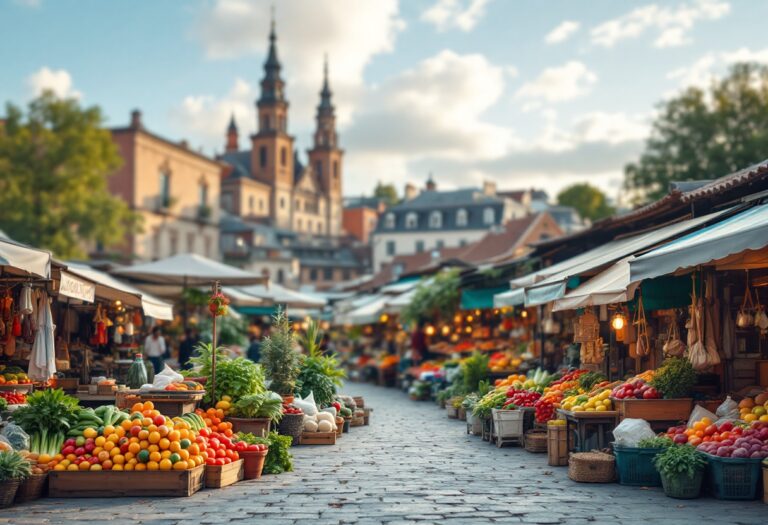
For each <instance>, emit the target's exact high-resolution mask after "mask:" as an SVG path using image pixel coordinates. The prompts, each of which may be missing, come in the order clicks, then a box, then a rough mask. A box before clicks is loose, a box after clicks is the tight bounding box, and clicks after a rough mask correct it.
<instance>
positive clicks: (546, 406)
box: [533, 397, 555, 423]
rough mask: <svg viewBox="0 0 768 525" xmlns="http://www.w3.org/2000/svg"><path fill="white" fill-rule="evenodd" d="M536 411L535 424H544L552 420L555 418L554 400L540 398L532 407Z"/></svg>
mask: <svg viewBox="0 0 768 525" xmlns="http://www.w3.org/2000/svg"><path fill="white" fill-rule="evenodd" d="M533 406H534V408H535V409H536V422H537V423H546V422H547V421H549V420H551V419H554V417H555V400H554V398H545V397H542V398H540V399H539V400H538V401H536V403H535V404H534V405H533Z"/></svg>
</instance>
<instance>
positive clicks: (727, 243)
mask: <svg viewBox="0 0 768 525" xmlns="http://www.w3.org/2000/svg"><path fill="white" fill-rule="evenodd" d="M765 246H768V204H763V205H760V206H755V207H753V208H749V209H748V210H746V211H743V212H741V213H739V214H738V215H734V216H733V217H729V218H727V219H725V220H724V221H721V222H718V223H717V224H713V225H711V226H708V227H706V228H702V229H701V230H698V231H696V232H693V233H691V234H690V235H686V236H685V237H682V238H680V239H677V240H676V241H672V242H670V243H669V244H666V245H665V246H661V247H660V248H656V249H655V250H653V251H651V252H649V253H646V254H645V255H641V256H639V257H637V258H636V259H635V260H634V261H632V262H631V263H630V274H631V279H632V280H633V281H639V280H642V279H651V278H653V277H658V276H660V275H667V274H671V273H674V272H675V271H677V270H681V269H684V268H692V267H695V266H698V265H700V264H709V263H713V262H715V261H718V260H720V259H725V258H726V257H729V256H731V255H734V254H737V253H741V252H745V251H747V250H760V249H761V248H764V247H765Z"/></svg>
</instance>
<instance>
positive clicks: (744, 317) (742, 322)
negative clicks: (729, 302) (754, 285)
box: [736, 274, 755, 328]
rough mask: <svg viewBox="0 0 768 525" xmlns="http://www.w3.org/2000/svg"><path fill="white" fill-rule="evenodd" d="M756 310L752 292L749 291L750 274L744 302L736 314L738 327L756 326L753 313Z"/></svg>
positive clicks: (745, 288)
mask: <svg viewBox="0 0 768 525" xmlns="http://www.w3.org/2000/svg"><path fill="white" fill-rule="evenodd" d="M754 309H755V303H754V301H753V300H752V292H751V291H750V290H749V274H747V283H746V286H745V287H744V300H743V301H742V302H741V308H739V311H738V312H737V313H736V326H738V327H739V328H749V327H750V326H753V325H754V322H755V317H754V315H753V314H752V312H753V311H754Z"/></svg>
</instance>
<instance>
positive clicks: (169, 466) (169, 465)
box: [159, 458, 173, 470]
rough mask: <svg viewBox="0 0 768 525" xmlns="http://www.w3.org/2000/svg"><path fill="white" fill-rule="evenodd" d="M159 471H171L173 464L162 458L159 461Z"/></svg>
mask: <svg viewBox="0 0 768 525" xmlns="http://www.w3.org/2000/svg"><path fill="white" fill-rule="evenodd" d="M159 466H160V470H171V469H172V468H173V464H172V463H171V460H170V459H168V458H163V459H162V460H160V464H159Z"/></svg>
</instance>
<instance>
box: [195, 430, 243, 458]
mask: <svg viewBox="0 0 768 525" xmlns="http://www.w3.org/2000/svg"><path fill="white" fill-rule="evenodd" d="M198 439H199V442H200V443H201V444H204V445H205V451H206V456H205V464H206V465H227V464H229V463H232V462H233V461H237V460H238V459H240V454H239V452H242V451H244V450H248V445H247V444H246V443H244V442H242V441H239V442H236V441H234V440H233V439H232V438H231V437H230V436H227V435H225V434H222V433H220V432H212V431H211V430H209V429H207V428H203V429H201V430H200V435H199V438H198Z"/></svg>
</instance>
